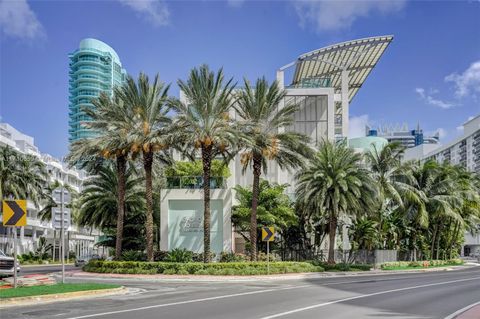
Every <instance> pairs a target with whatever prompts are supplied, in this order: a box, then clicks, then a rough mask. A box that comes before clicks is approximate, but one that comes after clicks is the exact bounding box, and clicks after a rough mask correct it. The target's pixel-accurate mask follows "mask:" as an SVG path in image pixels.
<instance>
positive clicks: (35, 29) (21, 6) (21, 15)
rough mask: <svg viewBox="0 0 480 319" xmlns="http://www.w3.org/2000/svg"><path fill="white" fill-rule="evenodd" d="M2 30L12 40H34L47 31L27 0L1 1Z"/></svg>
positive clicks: (0, 20)
mask: <svg viewBox="0 0 480 319" xmlns="http://www.w3.org/2000/svg"><path fill="white" fill-rule="evenodd" d="M0 30H1V32H2V33H3V34H5V35H6V36H8V37H12V38H20V39H26V40H33V39H36V38H42V37H44V36H45V31H44V28H43V26H42V24H41V23H40V21H38V19H37V16H36V15H35V12H33V11H32V9H31V8H30V6H29V5H28V3H27V1H26V0H15V1H12V0H0Z"/></svg>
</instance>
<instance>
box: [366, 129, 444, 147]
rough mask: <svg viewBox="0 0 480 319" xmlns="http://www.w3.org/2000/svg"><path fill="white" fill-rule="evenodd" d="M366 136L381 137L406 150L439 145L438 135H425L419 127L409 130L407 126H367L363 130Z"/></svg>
mask: <svg viewBox="0 0 480 319" xmlns="http://www.w3.org/2000/svg"><path fill="white" fill-rule="evenodd" d="M365 131H366V132H365V133H366V135H367V136H377V137H383V138H385V139H386V140H387V141H388V142H390V143H393V142H397V143H400V144H402V145H403V146H404V147H406V148H411V147H415V146H418V145H431V144H433V145H436V144H438V143H439V139H440V136H439V134H438V133H436V134H434V135H425V134H424V133H423V130H422V129H421V128H420V125H417V128H416V129H414V130H410V129H409V128H408V125H406V124H405V125H403V126H401V127H400V126H392V125H390V126H384V127H379V128H377V129H374V128H371V127H369V126H367V127H366V128H365Z"/></svg>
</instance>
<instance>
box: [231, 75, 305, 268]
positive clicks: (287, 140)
mask: <svg viewBox="0 0 480 319" xmlns="http://www.w3.org/2000/svg"><path fill="white" fill-rule="evenodd" d="M244 83H245V88H244V89H243V90H241V91H240V92H239V94H238V100H237V103H236V104H235V109H236V111H237V113H238V115H239V116H240V118H241V121H242V122H243V123H242V124H243V125H242V126H241V127H242V128H243V130H244V133H245V136H248V143H247V145H246V147H245V148H244V151H243V152H242V154H241V164H242V166H243V172H245V171H246V169H247V168H248V167H252V168H253V186H252V195H253V196H252V203H251V205H252V206H251V207H252V210H251V217H250V243H251V260H254V261H256V260H257V244H256V243H257V206H258V196H259V191H260V190H259V184H260V175H261V174H262V170H263V171H264V172H265V173H266V172H267V169H268V165H267V164H268V163H269V161H275V162H276V163H277V164H278V166H279V167H280V168H281V169H292V168H298V167H300V166H302V164H303V161H304V158H305V157H307V156H309V155H310V153H311V151H310V148H309V147H308V146H307V142H308V138H307V137H306V136H305V135H303V134H300V133H296V132H289V131H282V130H281V129H282V128H287V127H289V126H290V125H291V124H292V123H293V116H294V114H295V112H296V111H297V110H298V109H299V107H298V105H295V104H289V105H286V106H284V107H282V108H279V104H280V102H281V101H282V99H283V98H284V97H285V94H286V92H285V91H284V90H283V89H281V88H280V87H279V85H278V83H277V82H276V81H274V82H273V83H272V84H271V85H270V86H269V85H268V82H267V80H266V79H265V78H261V79H258V80H257V82H256V84H255V87H254V88H252V86H251V85H250V82H249V81H247V80H245V81H244Z"/></svg>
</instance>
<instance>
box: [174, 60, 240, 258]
mask: <svg viewBox="0 0 480 319" xmlns="http://www.w3.org/2000/svg"><path fill="white" fill-rule="evenodd" d="M177 83H178V86H179V87H180V90H181V91H182V92H183V94H184V96H185V101H182V100H179V99H175V98H174V99H171V100H170V106H171V107H172V108H173V109H174V110H175V111H176V112H177V117H176V119H175V121H174V127H175V128H174V131H175V141H176V143H178V144H179V145H180V146H181V148H182V150H183V154H184V155H185V156H187V157H189V158H191V159H194V158H195V157H196V156H197V155H198V152H200V155H201V159H202V166H203V167H202V169H203V207H204V218H203V249H204V254H203V255H204V262H206V263H207V262H209V261H210V176H211V169H212V160H213V159H214V158H215V157H217V156H222V157H223V158H224V159H226V161H228V160H229V159H230V158H231V157H232V156H233V154H234V153H235V146H236V145H237V142H238V140H239V138H241V135H240V134H239V131H238V128H237V125H236V124H235V122H234V120H233V119H232V118H230V112H231V111H232V110H233V104H234V102H235V99H234V94H233V89H234V86H235V85H234V84H233V80H232V79H230V80H227V81H225V79H224V75H223V70H222V69H220V70H219V71H218V72H217V73H215V72H213V71H210V69H209V67H208V66H207V65H202V66H200V67H199V68H194V69H193V70H192V71H191V72H190V76H189V78H188V79H187V80H186V81H183V80H179V81H178V82H177Z"/></svg>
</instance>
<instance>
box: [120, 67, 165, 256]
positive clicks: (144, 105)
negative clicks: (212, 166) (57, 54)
mask: <svg viewBox="0 0 480 319" xmlns="http://www.w3.org/2000/svg"><path fill="white" fill-rule="evenodd" d="M169 87H170V86H169V85H165V84H164V83H163V82H161V81H160V78H159V76H158V74H157V75H156V76H155V79H154V80H153V82H152V83H150V81H149V78H148V76H147V75H145V74H143V73H140V76H139V77H138V81H135V80H134V79H133V78H132V77H128V78H127V81H126V83H125V84H124V85H123V86H121V87H119V88H117V89H116V90H115V95H116V96H118V97H119V98H120V99H121V100H122V101H123V102H124V103H125V106H126V108H127V110H128V115H127V116H125V117H124V118H123V119H122V121H123V124H122V127H121V128H120V129H121V130H122V129H125V130H126V133H127V142H128V145H129V146H130V151H131V152H132V156H134V157H135V156H136V154H138V153H142V156H143V168H144V171H145V199H146V227H145V230H146V243H147V259H148V260H149V261H153V186H152V183H153V178H152V167H153V161H154V158H155V157H154V155H155V153H157V152H159V151H165V150H166V149H167V148H168V147H169V143H168V136H169V135H168V130H169V128H170V123H171V119H170V117H169V116H167V112H168V108H167V105H166V102H167V98H168V89H169Z"/></svg>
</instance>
